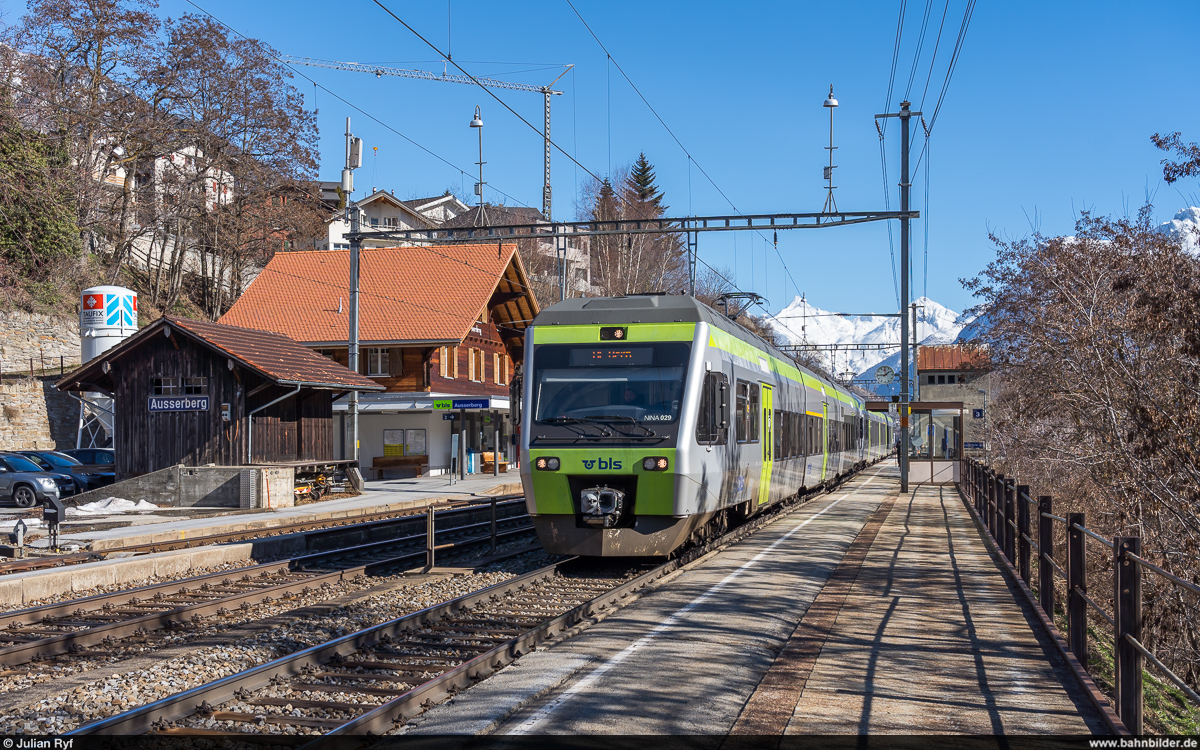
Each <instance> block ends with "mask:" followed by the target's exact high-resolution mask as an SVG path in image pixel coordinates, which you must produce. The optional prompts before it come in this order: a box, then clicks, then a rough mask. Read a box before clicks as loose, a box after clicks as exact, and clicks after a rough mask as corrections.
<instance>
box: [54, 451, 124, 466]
mask: <svg viewBox="0 0 1200 750" xmlns="http://www.w3.org/2000/svg"><path fill="white" fill-rule="evenodd" d="M59 453H65V454H67V455H68V456H70V457H71V458H74V459H76V460H78V461H79V463H81V464H83V465H85V466H103V467H105V468H107V469H112V468H113V466H115V465H116V463H117V459H116V452H115V451H113V449H112V448H70V449H68V450H65V451H59Z"/></svg>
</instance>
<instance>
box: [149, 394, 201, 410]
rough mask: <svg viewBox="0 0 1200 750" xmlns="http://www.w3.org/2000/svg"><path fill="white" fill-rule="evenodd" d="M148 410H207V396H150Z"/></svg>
mask: <svg viewBox="0 0 1200 750" xmlns="http://www.w3.org/2000/svg"><path fill="white" fill-rule="evenodd" d="M149 409H150V411H152V412H154V411H208V396H151V397H150V402H149Z"/></svg>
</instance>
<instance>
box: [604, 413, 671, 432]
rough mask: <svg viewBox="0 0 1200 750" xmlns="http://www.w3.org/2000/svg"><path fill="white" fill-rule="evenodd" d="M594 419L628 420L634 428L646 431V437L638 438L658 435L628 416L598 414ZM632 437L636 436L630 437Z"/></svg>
mask: <svg viewBox="0 0 1200 750" xmlns="http://www.w3.org/2000/svg"><path fill="white" fill-rule="evenodd" d="M592 419H627V420H629V422H630V423H631V424H632V425H633V426H634V427H640V428H641V429H643V430H645V431H646V434H645V435H639V436H638V437H655V436H656V435H657V434H658V433H656V432H655V431H654V430H652V429H650V428H649V427H647V426H646V425H644V424H642V423H641V422H639V421H638V420H637V419H636V418H634V417H631V416H629V415H628V414H597V415H596V416H594V417H592ZM630 437H634V436H633V435H630Z"/></svg>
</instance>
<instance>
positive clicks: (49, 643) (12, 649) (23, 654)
mask: <svg viewBox="0 0 1200 750" xmlns="http://www.w3.org/2000/svg"><path fill="white" fill-rule="evenodd" d="M528 531H529V528H528V527H526V528H521V529H513V530H510V531H505V532H502V533H497V535H496V536H497V538H500V537H507V536H514V535H517V534H524V533H528ZM490 539H491V537H490V536H480V537H474V538H471V539H465V540H462V541H461V542H456V543H455V544H454V545H453V548H459V547H465V546H469V545H472V544H481V543H484V542H488V541H490ZM424 559H425V549H424V548H422V549H419V550H413V551H411V552H406V553H404V554H402V555H398V556H396V557H390V558H387V559H383V560H377V561H373V562H369V563H365V564H363V565H356V566H353V567H349V568H346V569H344V570H337V571H333V572H330V573H319V574H314V575H310V576H306V577H305V578H302V579H300V580H297V581H290V582H287V583H282V584H275V585H272V586H268V587H263V588H258V589H251V590H249V591H246V592H243V593H240V594H235V595H233V596H228V597H223V598H220V599H214V600H211V601H207V602H200V603H196V604H187V605H184V606H181V607H176V608H174V609H169V610H164V611H160V612H152V613H148V614H145V615H142V616H140V617H134V618H132V619H128V620H119V621H117V622H112V623H108V624H104V625H97V626H95V627H91V628H87V629H85V630H77V631H70V632H64V633H63V634H62V635H57V636H50V637H48V638H43V639H40V640H36V641H30V642H28V643H19V644H16V645H14V646H9V647H6V648H3V649H0V665H2V666H16V665H19V664H25V663H28V662H30V661H34V660H36V659H38V658H44V657H48V656H57V655H62V654H69V653H71V652H72V650H74V649H78V648H82V647H85V646H95V645H99V644H102V643H105V642H106V641H108V640H109V639H110V638H112V639H118V638H126V637H129V636H131V635H137V634H139V633H143V632H148V631H153V630H162V629H166V628H170V627H178V626H179V625H182V624H184V623H186V622H190V621H192V620H194V619H196V618H198V617H204V616H207V615H211V614H220V613H221V612H223V611H227V610H230V609H234V608H238V607H249V606H251V605H252V604H257V603H264V602H268V601H274V599H275V598H277V597H281V596H285V595H287V594H295V593H301V594H303V593H307V592H309V591H311V590H312V589H313V588H314V587H317V588H320V587H324V586H326V585H332V584H335V583H340V582H342V581H344V580H347V579H352V578H355V577H357V576H359V575H370V574H371V573H372V572H373V571H378V570H382V569H387V568H394V567H397V566H399V565H402V564H404V563H406V562H411V561H421V560H424ZM289 572H291V571H289ZM0 637H3V636H2V635H0Z"/></svg>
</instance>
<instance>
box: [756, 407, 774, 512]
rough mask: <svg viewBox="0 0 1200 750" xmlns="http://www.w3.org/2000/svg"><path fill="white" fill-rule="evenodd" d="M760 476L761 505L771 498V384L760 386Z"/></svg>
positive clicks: (772, 445)
mask: <svg viewBox="0 0 1200 750" xmlns="http://www.w3.org/2000/svg"><path fill="white" fill-rule="evenodd" d="M761 408H762V442H761V445H762V462H763V464H762V477H761V478H760V480H759V483H758V504H759V505H762V504H763V503H765V502H767V501H768V500H770V499H771V464H772V463H773V461H772V459H773V458H774V457H773V456H772V455H771V452H772V451H773V450H774V446H775V430H776V429H777V425H776V424H775V419H774V414H775V411H774V407H773V405H772V398H771V386H769V385H764V386H763V387H762V402H761Z"/></svg>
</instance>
